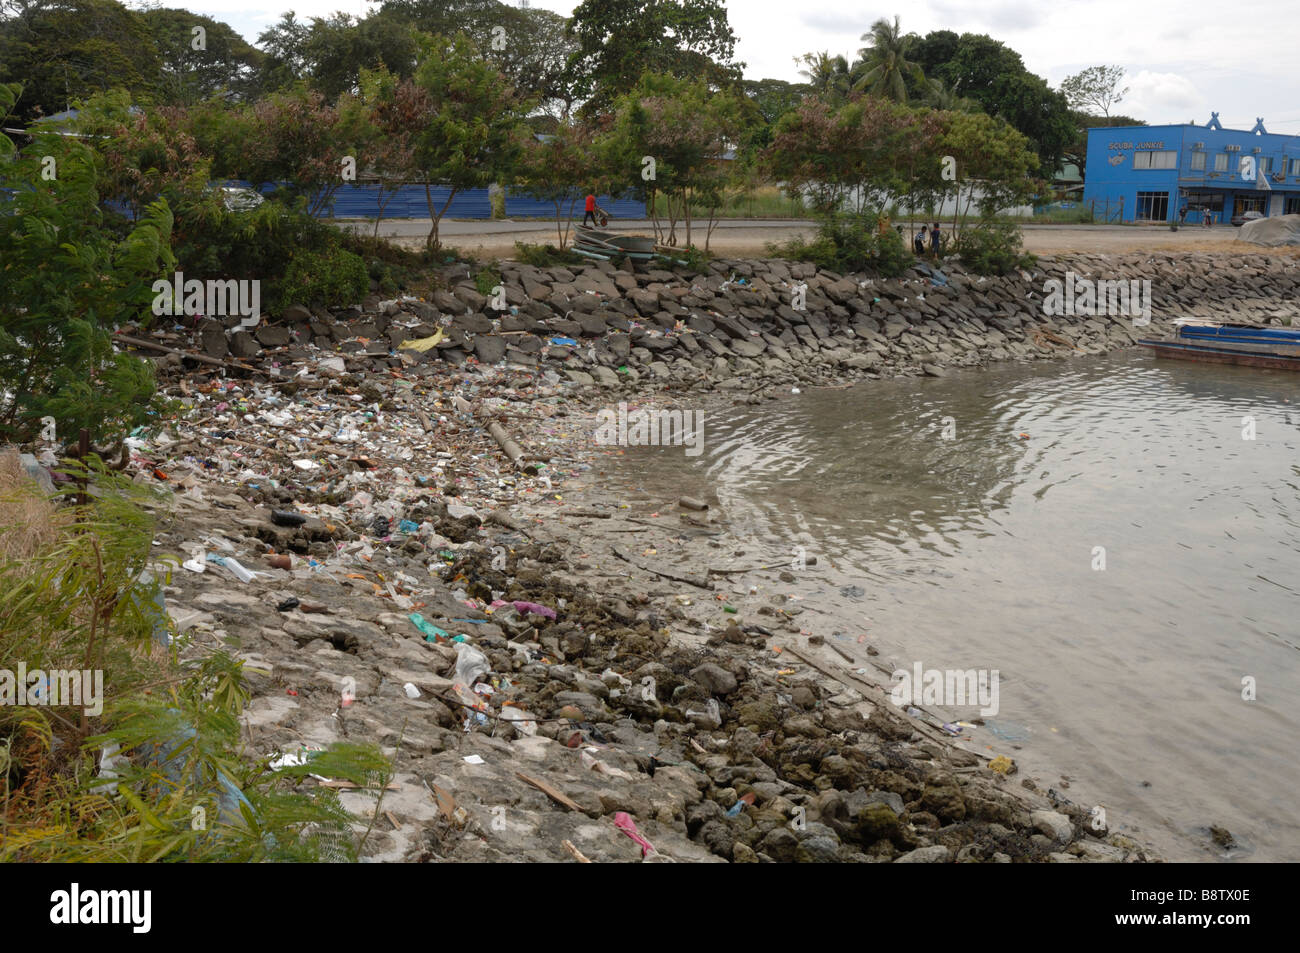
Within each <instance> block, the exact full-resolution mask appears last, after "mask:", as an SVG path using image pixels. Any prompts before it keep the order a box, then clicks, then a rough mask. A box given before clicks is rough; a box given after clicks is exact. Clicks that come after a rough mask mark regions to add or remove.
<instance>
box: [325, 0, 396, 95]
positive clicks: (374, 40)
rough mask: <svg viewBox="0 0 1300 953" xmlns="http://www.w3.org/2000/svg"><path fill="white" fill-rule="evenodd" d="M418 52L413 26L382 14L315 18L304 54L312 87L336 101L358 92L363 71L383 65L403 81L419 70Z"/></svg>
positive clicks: (342, 14) (336, 14)
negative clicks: (416, 69) (345, 94)
mask: <svg viewBox="0 0 1300 953" xmlns="http://www.w3.org/2000/svg"><path fill="white" fill-rule="evenodd" d="M417 52H418V46H417V44H416V39H415V35H414V33H413V32H412V30H411V28H410V26H409V25H408V24H405V23H401V22H399V21H397V20H396V19H394V18H392V17H386V16H382V15H376V16H370V17H365V18H363V19H357V18H356V17H353V16H352V15H350V14H347V13H335V14H334V15H333V16H330V17H325V18H321V17H315V18H313V19H312V21H311V29H310V30H309V31H308V34H307V38H306V40H305V42H304V43H303V47H302V53H303V57H304V58H305V60H306V70H307V72H308V74H309V75H310V77H311V83H312V86H313V87H314V88H316V89H318V90H320V91H321V92H322V93H324V94H325V96H326V98H327V99H330V100H333V99H335V98H337V97H338V96H340V95H342V94H344V93H351V92H356V90H357V89H358V84H359V82H360V75H361V70H363V69H374V68H376V67H379V66H382V67H384V68H385V69H387V70H388V71H390V72H392V73H394V74H395V75H397V76H398V77H400V78H405V77H408V76H410V75H411V74H412V73H413V72H414V71H415V60H416V55H417Z"/></svg>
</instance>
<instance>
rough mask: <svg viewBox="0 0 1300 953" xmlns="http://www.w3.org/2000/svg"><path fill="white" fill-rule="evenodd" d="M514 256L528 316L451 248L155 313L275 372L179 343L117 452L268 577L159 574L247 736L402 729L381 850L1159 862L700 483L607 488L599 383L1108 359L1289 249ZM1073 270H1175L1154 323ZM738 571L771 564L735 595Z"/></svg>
mask: <svg viewBox="0 0 1300 953" xmlns="http://www.w3.org/2000/svg"><path fill="white" fill-rule="evenodd" d="M500 267H501V275H502V279H503V281H502V285H503V291H504V297H505V305H506V310H504V311H499V310H493V309H491V308H489V307H488V305H489V304H490V303H492V302H491V301H490V300H489V299H487V298H485V297H484V296H483V295H481V294H479V292H478V291H477V289H476V288H475V287H474V284H473V282H472V280H470V277H469V276H468V275H467V274H466V267H465V266H464V265H459V266H456V267H454V268H448V269H446V270H445V271H444V274H443V279H444V284H445V290H440V291H437V292H434V293H433V294H432V295H431V296H429V300H412V299H400V300H396V301H389V302H380V301H379V300H378V299H371V300H368V301H367V302H365V303H363V305H362V306H361V307H357V308H352V309H347V310H344V311H342V312H326V311H323V310H316V311H310V310H308V309H305V308H290V309H289V311H288V312H287V313H286V314H285V315H284V316H283V318H282V320H280V321H278V322H268V323H265V324H263V326H261V327H260V328H258V329H256V331H254V332H253V333H252V334H250V333H249V332H247V331H240V330H235V329H234V325H237V324H238V320H237V319H235V320H232V321H230V322H229V324H230V325H231V327H225V326H223V325H222V324H220V323H218V322H215V321H209V322H206V323H205V324H203V325H202V326H199V327H197V328H193V329H190V328H181V329H171V330H164V331H160V332H156V333H155V334H154V335H153V336H152V341H153V342H154V343H155V344H157V345H162V346H165V347H171V348H173V349H175V350H176V351H178V352H182V351H183V352H187V353H196V354H202V355H204V356H206V357H207V358H208V359H209V361H210V362H211V361H216V362H221V363H224V364H226V365H231V366H234V365H239V366H242V367H245V368H251V370H243V371H239V372H238V374H237V376H236V375H235V373H234V372H232V373H231V374H227V375H218V374H217V373H216V371H215V370H214V367H215V365H213V364H211V363H208V364H199V365H198V366H197V367H196V366H194V364H195V362H194V361H193V360H190V359H188V358H186V357H183V356H182V355H181V354H180V353H168V354H165V355H164V356H163V357H161V358H159V359H158V361H157V363H158V365H159V371H160V377H161V378H162V379H163V380H164V381H165V382H166V385H167V390H168V392H169V393H170V394H172V395H173V396H175V397H177V398H179V399H180V400H182V401H183V402H185V403H186V404H187V405H188V406H187V410H186V411H185V413H183V414H182V415H181V417H180V418H179V419H178V420H177V421H175V422H174V423H172V424H170V425H168V426H166V427H164V428H162V429H161V430H160V431H158V432H156V433H154V434H152V435H150V436H148V437H143V438H138V439H136V440H133V441H132V442H131V458H132V460H131V463H130V467H131V469H132V470H133V471H134V472H135V473H136V475H137V479H139V480H141V481H147V482H160V480H161V479H162V478H165V480H166V483H165V484H164V485H169V486H170V487H171V488H172V489H173V490H174V491H175V492H174V493H173V494H172V496H171V498H170V501H169V502H168V503H167V504H165V505H160V512H159V515H160V526H159V530H158V532H157V533H156V539H157V541H158V543H159V549H160V551H161V552H173V553H177V554H185V553H193V554H197V553H199V552H200V551H201V552H203V553H206V554H208V556H209V557H212V556H215V557H218V559H219V560H226V561H229V560H230V559H231V558H232V557H233V559H234V560H236V561H237V562H238V563H239V564H240V565H242V566H243V567H246V568H248V569H253V570H256V571H258V572H259V573H260V575H258V576H257V577H255V578H254V579H253V580H252V581H251V582H248V583H241V582H239V581H238V580H237V578H236V577H235V576H234V575H232V574H231V571H230V568H229V565H228V562H227V565H226V566H222V565H221V564H220V563H219V562H214V561H212V560H211V559H209V560H207V561H204V560H199V562H200V564H203V565H204V571H203V572H202V573H199V572H193V571H189V570H185V571H176V572H175V573H173V575H172V579H171V584H170V585H169V586H168V587H167V589H166V598H167V604H168V610H169V612H170V613H171V615H172V617H173V618H174V619H175V621H176V623H177V627H178V629H179V630H180V631H182V632H184V633H185V636H186V638H187V639H188V640H189V644H188V647H187V648H186V652H203V651H208V650H210V649H212V648H215V647H219V646H224V647H226V648H227V649H229V650H231V651H233V652H235V653H237V654H238V655H239V656H240V657H241V658H243V659H244V660H245V670H246V672H247V674H248V675H249V677H250V680H251V683H252V687H253V689H254V698H253V702H252V704H251V706H250V707H249V709H248V711H247V713H246V719H245V720H246V725H247V737H248V746H249V753H250V756H254V757H266V756H273V755H275V754H277V753H280V754H283V753H291V752H294V751H300V750H301V749H303V748H304V747H305V748H307V749H310V748H312V747H316V746H322V745H325V744H329V743H330V742H333V741H340V740H353V741H361V740H364V741H374V742H377V743H379V744H381V745H382V746H384V748H385V751H386V752H387V753H389V754H390V755H391V756H392V757H393V758H394V764H395V771H396V774H395V777H394V783H393V785H392V786H391V788H390V789H389V790H386V791H385V792H384V793H383V796H382V800H379V797H378V792H377V791H370V792H366V791H353V792H346V793H345V794H344V795H343V796H344V799H345V803H346V804H348V806H349V807H351V808H352V809H354V810H356V811H357V812H358V813H361V814H363V815H369V814H371V813H373V812H375V811H376V810H378V816H377V820H376V824H375V829H374V830H373V831H372V833H371V836H370V837H369V839H368V840H367V845H366V851H365V857H366V859H369V860H373V861H430V860H447V861H518V860H570V859H575V858H576V859H590V860H592V861H595V862H608V861H616V860H623V861H632V860H639V859H641V858H642V856H643V853H644V856H645V858H646V859H650V860H656V861H666V860H676V861H710V860H712V861H733V862H743V861H765V860H772V861H872V862H883V861H894V862H947V861H954V860H956V861H1002V862H1006V861H1056V862H1078V861H1094V862H1096V861H1114V862H1121V861H1139V860H1152V859H1157V858H1156V857H1155V856H1154V855H1153V854H1152V852H1151V851H1150V850H1149V848H1146V847H1144V846H1143V845H1142V844H1141V836H1140V832H1133V831H1128V830H1125V829H1124V827H1123V824H1122V819H1118V818H1113V817H1112V818H1110V819H1109V820H1110V825H1111V829H1108V828H1107V826H1106V824H1105V823H1099V822H1098V819H1097V818H1094V817H1092V816H1090V815H1089V813H1088V811H1087V810H1086V809H1084V808H1082V807H1079V806H1077V805H1073V804H1071V803H1069V802H1068V801H1067V800H1065V799H1064V798H1062V797H1061V796H1060V795H1059V794H1058V793H1057V792H1055V791H1050V790H1047V791H1044V790H1042V789H1041V787H1040V786H1038V785H1035V784H1034V783H1033V782H1032V781H1030V780H1028V779H1023V778H1021V777H1019V776H1018V775H1017V774H1016V766H1015V763H1014V760H1013V758H1012V757H1010V755H1013V754H1014V752H1011V751H1008V752H992V753H990V752H987V751H984V750H972V749H971V748H970V747H969V746H966V745H964V744H963V743H962V742H961V741H960V739H955V738H952V737H949V736H948V735H946V734H945V733H944V732H943V731H942V730H940V726H941V724H942V721H941V720H940V718H939V717H938V716H937V715H935V714H934V713H931V712H924V711H922V712H919V713H917V714H915V715H912V716H909V715H907V714H904V713H903V712H901V711H899V710H898V709H897V708H895V706H894V705H893V704H892V703H891V702H890V701H889V699H888V695H887V685H888V672H887V671H884V670H883V667H876V668H871V667H868V666H866V665H857V666H856V667H854V665H855V664H856V663H853V664H850V665H846V664H844V663H845V661H846V659H847V656H845V654H844V653H843V652H842V651H840V650H838V649H836V648H835V647H834V646H833V644H829V643H827V642H826V640H825V638H824V635H825V634H824V633H818V632H815V631H807V630H803V629H801V627H800V624H799V619H798V616H799V614H800V612H799V609H798V607H797V605H795V604H792V603H790V602H789V600H788V599H783V598H782V597H781V595H780V593H779V592H776V591H775V590H776V588H778V584H779V582H780V581H781V577H782V574H783V573H784V572H785V570H784V567H779V566H761V567H753V566H748V565H744V564H745V563H747V562H749V561H751V560H749V559H747V558H740V559H739V562H740V563H741V565H740V566H737V565H736V563H737V557H736V555H735V554H736V553H738V552H743V550H744V549H745V542H744V540H742V539H737V538H736V537H734V536H732V535H731V534H730V533H729V531H728V528H727V524H726V515H725V513H718V512H717V511H716V510H717V508H716V506H712V507H708V506H706V507H705V508H703V509H701V508H700V507H701V505H702V504H707V503H708V502H709V501H707V500H705V501H692V500H684V501H681V503H678V502H677V501H675V500H658V501H657V500H630V501H629V500H623V499H618V498H616V497H614V496H613V495H612V493H611V491H610V488H609V487H607V486H603V485H602V482H601V479H600V474H599V472H598V470H597V468H598V467H599V466H600V461H599V458H598V455H597V450H598V448H596V447H595V445H594V442H593V440H592V427H593V420H594V414H595V413H596V411H598V410H599V409H602V408H608V407H609V406H610V405H611V404H612V403H613V402H617V401H619V400H636V399H645V398H648V397H650V396H652V395H657V394H662V395H664V398H663V399H665V400H666V401H668V402H670V403H671V402H675V403H677V404H683V403H686V404H690V405H692V406H697V405H699V404H701V403H703V402H711V401H719V400H728V401H732V402H735V401H759V400H763V399H765V398H766V397H769V396H772V395H773V394H775V393H778V392H788V390H789V388H790V387H791V386H793V385H813V386H816V385H830V384H843V383H847V382H852V381H857V380H863V379H871V378H875V377H887V376H899V375H914V374H930V375H941V374H943V373H945V372H946V369H947V368H949V367H964V366H977V365H979V364H982V363H986V362H989V361H998V360H1015V359H1037V358H1057V359H1060V358H1062V357H1065V356H1068V355H1071V354H1077V353H1102V352H1104V351H1108V350H1113V349H1115V348H1119V347H1126V346H1130V345H1131V344H1132V343H1133V341H1134V340H1136V338H1137V337H1140V336H1145V335H1146V334H1147V333H1151V334H1152V336H1156V334H1157V332H1158V331H1159V330H1160V328H1161V327H1162V326H1164V325H1166V324H1167V323H1168V322H1169V321H1170V320H1172V319H1173V318H1175V317H1178V316H1181V315H1184V314H1197V313H1200V314H1207V315H1208V314H1209V311H1207V310H1206V309H1207V307H1210V306H1212V307H1213V308H1214V313H1215V314H1216V315H1217V316H1218V317H1220V318H1222V317H1224V316H1225V314H1224V312H1225V310H1229V309H1230V311H1231V314H1232V316H1234V317H1235V318H1237V319H1241V320H1257V321H1259V320H1265V321H1267V320H1281V319H1287V318H1289V317H1290V316H1292V315H1293V314H1294V313H1295V308H1294V305H1292V304H1291V303H1290V302H1292V301H1294V300H1295V292H1296V290H1297V285H1300V270H1298V269H1297V268H1296V267H1295V262H1294V261H1291V260H1289V259H1280V258H1276V257H1268V256H1241V257H1233V258H1232V259H1231V260H1230V262H1229V261H1226V260H1225V259H1224V258H1222V257H1214V256H1184V257H1179V258H1177V259H1172V258H1159V257H1153V256H1149V255H1142V256H1138V255H1133V256H1115V257H1106V256H1095V257H1075V258H1071V259H1043V260H1041V261H1040V262H1039V264H1038V266H1037V268H1036V270H1035V271H1036V273H1033V274H1030V273H1025V274H1022V275H1015V276H1012V277H1010V278H1005V279H984V280H981V279H978V278H974V277H972V276H968V275H965V274H963V273H962V272H961V270H960V269H957V268H950V267H947V266H945V268H944V269H943V270H942V271H941V272H939V273H938V274H935V273H933V271H932V270H930V269H927V270H924V271H921V270H918V271H914V272H913V273H912V274H911V275H910V276H909V277H907V278H904V279H896V280H881V279H875V280H872V279H869V278H866V277H865V276H847V277H846V276H841V275H834V274H830V273H825V272H818V271H816V270H815V269H813V268H812V266H809V265H801V264H799V263H792V262H781V261H714V262H711V263H710V264H709V267H710V269H711V271H712V274H710V275H709V276H707V277H705V276H698V275H690V274H687V273H685V271H684V270H682V269H679V272H678V273H677V274H674V273H672V272H665V271H659V270H655V269H649V270H645V271H638V272H635V273H633V272H628V271H618V270H616V269H612V268H611V267H610V266H608V265H607V264H606V263H599V262H597V263H593V264H592V265H591V266H586V267H582V268H574V269H548V270H545V271H541V270H538V269H531V268H528V267H525V266H519V265H515V264H512V263H504V264H502V265H501V266H500ZM1067 271H1073V272H1074V273H1076V274H1079V275H1085V276H1087V275H1090V274H1091V275H1092V276H1093V277H1104V278H1107V279H1125V280H1127V279H1136V280H1142V279H1149V280H1151V283H1152V291H1153V302H1152V305H1153V307H1152V312H1153V313H1152V319H1151V323H1152V326H1151V327H1150V328H1147V327H1141V326H1140V327H1134V324H1133V320H1132V318H1131V317H1124V316H1114V317H1059V318H1047V317H1045V316H1044V315H1043V313H1042V296H1043V283H1044V282H1045V281H1046V280H1047V279H1048V278H1051V277H1053V276H1056V277H1064V275H1065V273H1066V272H1067ZM802 282H806V284H807V290H806V308H807V310H806V311H804V310H795V309H793V308H791V307H790V287H789V286H790V285H791V284H795V283H802ZM1229 302H1230V303H1231V307H1230V305H1229V304H1228V303H1229ZM497 303H500V302H499V301H498V302H497ZM431 339H432V340H431ZM568 342H572V343H568ZM404 345H405V347H404ZM412 345H414V346H412ZM503 436H505V437H507V438H508V441H503V440H502V437H503ZM511 443H513V451H512V448H511V446H510V444H511ZM670 542H671V544H672V545H673V546H674V548H675V560H674V561H669V560H667V559H665V558H664V557H663V556H662V555H661V553H664V552H666V551H667V550H666V545H667V544H668V543H670ZM272 557H274V558H272ZM286 566H287V568H285V567H286ZM751 580H754V581H755V585H757V580H763V581H764V584H765V585H768V586H769V587H770V588H771V589H772V591H773V593H774V594H773V595H772V596H771V598H770V599H768V600H766V601H765V602H763V603H762V604H761V605H759V606H758V607H757V608H753V606H754V604H755V601H754V600H744V601H743V602H742V600H739V599H737V600H735V601H736V602H738V603H741V605H739V606H734V605H730V603H729V601H728V594H729V593H734V592H737V591H743V588H742V587H745V586H748V585H750V583H751ZM765 591H766V590H765ZM728 609H731V610H737V609H738V610H739V611H731V612H728V611H727V610H728ZM466 646H467V647H466ZM837 653H838V654H837ZM475 681H476V682H477V683H478V688H477V690H475V689H472V688H471V687H470V684H471V683H472V682H475ZM377 801H378V805H377V804H376V802H377ZM634 833H635V834H636V837H633V836H632V835H633V834H634ZM644 842H648V843H649V844H651V845H653V849H649V850H647V849H646V848H645V845H644Z"/></svg>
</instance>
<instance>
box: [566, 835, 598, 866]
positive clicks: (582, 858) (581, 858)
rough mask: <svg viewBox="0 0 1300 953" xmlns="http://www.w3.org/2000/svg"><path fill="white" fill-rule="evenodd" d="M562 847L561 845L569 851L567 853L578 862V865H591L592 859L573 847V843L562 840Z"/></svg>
mask: <svg viewBox="0 0 1300 953" xmlns="http://www.w3.org/2000/svg"><path fill="white" fill-rule="evenodd" d="M560 845H561V846H562V847H563V848H564V849H565V850H567V851H568V852H569V854H570V855H571V856H572V857H573V859H574V860H576V861H577V862H578V863H580V864H589V863H591V858H589V857H587V856H586V855H585V854H583V852H582V851H580V850H578V848H576V847H574V846H573V841H568V840H562V841H560Z"/></svg>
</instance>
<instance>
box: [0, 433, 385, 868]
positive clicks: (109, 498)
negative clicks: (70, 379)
mask: <svg viewBox="0 0 1300 953" xmlns="http://www.w3.org/2000/svg"><path fill="white" fill-rule="evenodd" d="M71 472H74V473H75V472H76V471H71ZM87 475H88V476H90V477H92V478H93V481H94V486H95V489H96V492H95V494H94V495H93V496H90V497H89V498H88V499H89V501H88V502H86V503H84V504H79V503H77V502H75V501H74V500H73V499H71V498H70V497H64V498H63V499H62V500H59V499H50V498H47V497H46V496H45V495H44V494H43V493H41V492H40V491H39V489H38V488H37V487H36V485H35V484H34V483H32V482H31V481H30V480H29V479H28V478H27V477H26V474H25V473H24V472H23V471H22V469H21V468H20V467H19V465H18V460H17V454H15V453H13V452H10V453H8V454H4V455H0V591H3V592H4V593H5V594H6V599H5V602H4V605H3V606H0V669H2V670H8V671H18V669H19V666H20V664H21V665H23V666H25V668H26V671H27V672H29V673H30V672H33V671H35V670H40V671H43V672H50V671H52V670H56V669H61V670H65V671H75V672H81V671H85V670H90V671H97V672H100V673H102V682H98V681H96V680H94V679H93V678H92V680H91V681H90V683H89V684H87V683H86V682H84V681H83V682H82V690H83V692H84V693H83V694H81V695H80V696H79V697H77V696H74V697H73V698H67V697H62V696H61V697H60V698H58V699H54V698H53V697H51V700H52V701H57V702H60V704H49V705H47V704H32V703H31V702H30V699H21V698H19V697H18V696H17V692H16V689H14V687H13V686H10V690H13V691H14V698H12V699H7V700H6V701H7V703H6V704H4V705H0V862H9V861H40V862H67V861H78V862H122V861H125V862H156V861H205V860H215V861H226V862H237V863H255V862H262V861H314V860H320V859H322V858H323V857H330V858H334V859H343V860H350V859H355V857H356V852H357V847H358V839H357V838H356V837H355V836H354V834H353V829H354V825H357V824H358V822H359V821H360V820H361V819H359V818H356V817H353V816H351V815H350V814H349V813H348V812H347V811H345V810H344V809H343V807H342V805H341V804H340V802H339V799H338V796H337V794H336V793H335V792H334V791H332V790H329V789H324V788H316V787H314V785H313V784H307V785H304V784H303V781H304V780H305V778H306V775H307V773H308V772H312V773H316V774H321V775H324V776H327V777H335V778H344V779H348V780H351V781H353V782H355V783H357V784H359V785H363V786H373V785H382V784H386V783H387V779H388V778H389V777H391V774H392V767H391V765H390V763H389V762H388V761H387V759H385V758H384V757H383V756H382V754H381V753H380V752H379V751H378V749H376V748H374V747H372V746H360V745H339V746H334V747H332V748H330V749H329V750H327V751H324V752H321V753H319V754H318V755H317V756H316V757H315V758H313V759H312V760H311V762H310V765H299V766H296V767H287V768H284V769H282V770H279V771H273V770H271V769H270V767H269V765H268V764H267V763H266V762H265V761H259V760H257V759H252V758H250V757H249V756H248V754H247V752H245V751H244V750H243V748H242V743H241V741H240V732H239V715H240V713H241V711H242V709H243V706H244V704H245V703H246V701H247V700H248V697H249V696H248V690H247V686H246V684H245V679H244V675H243V671H242V665H243V663H242V662H238V661H236V660H235V659H233V658H232V657H231V656H230V655H229V654H228V653H226V652H224V651H214V652H203V653H196V652H194V651H191V648H192V647H191V646H189V645H188V644H187V643H186V641H185V640H184V639H179V640H176V641H174V642H173V643H172V645H171V646H170V647H168V646H167V645H166V643H167V641H168V636H169V634H170V632H171V629H172V626H171V623H170V621H169V619H168V617H167V616H166V614H165V613H164V612H163V610H162V608H161V607H162V593H161V586H162V583H163V581H164V579H165V575H166V573H167V572H168V569H167V567H166V566H165V565H159V563H158V559H157V555H156V554H155V553H154V552H153V548H152V546H151V540H152V538H153V521H152V519H151V518H150V517H149V516H148V515H146V510H145V508H144V506H145V505H148V506H152V507H156V506H157V505H159V503H160V502H161V501H160V500H157V499H148V498H146V497H148V496H150V495H151V494H150V491H147V490H142V489H141V488H139V487H137V486H135V485H133V484H131V483H130V482H128V481H126V480H124V479H122V478H119V477H116V476H115V475H114V474H112V473H110V472H108V471H106V470H104V469H103V467H102V466H99V465H98V464H97V462H96V461H95V460H94V459H92V460H91V463H90V469H89V471H87ZM177 561H178V559H177V557H172V560H171V562H172V563H173V564H175V562H177ZM182 653H184V659H185V660H184V661H182ZM61 684H67V683H66V682H61ZM97 686H98V689H102V694H100V692H99V690H98V689H97ZM4 690H5V689H4V688H3V687H0V691H4ZM54 690H55V689H54V688H53V686H50V687H49V688H48V689H47V691H49V692H50V693H51V696H52V693H53V691H54ZM59 690H60V691H63V690H66V689H62V688H61V689H59ZM18 701H26V702H27V703H26V704H15V703H14V702H18ZM68 701H72V702H74V704H61V703H62V702H68ZM379 789H380V790H382V787H380V788H379Z"/></svg>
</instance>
